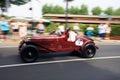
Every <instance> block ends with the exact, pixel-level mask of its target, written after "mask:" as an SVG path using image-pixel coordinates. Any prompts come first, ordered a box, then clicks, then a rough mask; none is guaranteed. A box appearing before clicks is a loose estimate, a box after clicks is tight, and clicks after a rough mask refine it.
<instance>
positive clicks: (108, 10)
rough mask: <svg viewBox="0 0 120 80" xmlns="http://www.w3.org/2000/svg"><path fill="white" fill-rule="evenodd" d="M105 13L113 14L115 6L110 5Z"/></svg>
mask: <svg viewBox="0 0 120 80" xmlns="http://www.w3.org/2000/svg"><path fill="white" fill-rule="evenodd" d="M104 13H105V14H108V15H112V14H113V8H112V7H108V8H107V9H106V10H105V11H104Z"/></svg>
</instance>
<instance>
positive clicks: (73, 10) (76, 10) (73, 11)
mask: <svg viewBox="0 0 120 80" xmlns="http://www.w3.org/2000/svg"><path fill="white" fill-rule="evenodd" d="M69 14H79V8H78V7H74V6H71V7H70V8H69Z"/></svg>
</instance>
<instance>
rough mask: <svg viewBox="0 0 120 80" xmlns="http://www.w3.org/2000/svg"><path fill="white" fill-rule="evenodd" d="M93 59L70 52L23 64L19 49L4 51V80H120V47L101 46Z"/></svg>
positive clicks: (0, 73)
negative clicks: (71, 54) (70, 53)
mask: <svg viewBox="0 0 120 80" xmlns="http://www.w3.org/2000/svg"><path fill="white" fill-rule="evenodd" d="M99 48H100V49H99V50H98V51H97V53H96V56H95V57H94V58H93V59H84V58H79V57H77V56H70V55H68V54H67V53H62V54H60V55H52V56H51V55H48V56H47V57H44V58H42V59H39V60H38V61H37V62H35V63H29V64H28V63H27V64H26V63H23V62H22V61H21V60H20V58H19V54H18V51H17V48H16V47H4V48H0V80H120V45H112V44H109V45H108V44H105V45H99Z"/></svg>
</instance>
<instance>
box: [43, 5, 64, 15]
mask: <svg viewBox="0 0 120 80" xmlns="http://www.w3.org/2000/svg"><path fill="white" fill-rule="evenodd" d="M42 12H43V14H51V13H52V14H64V13H65V10H64V8H63V7H61V6H59V5H55V6H53V5H48V4H45V5H43V7H42Z"/></svg>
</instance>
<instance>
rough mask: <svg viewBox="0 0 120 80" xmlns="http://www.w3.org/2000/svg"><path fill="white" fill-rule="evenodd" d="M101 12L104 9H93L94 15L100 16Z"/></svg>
mask: <svg viewBox="0 0 120 80" xmlns="http://www.w3.org/2000/svg"><path fill="white" fill-rule="evenodd" d="M101 12H102V9H101V8H100V7H99V6H97V7H94V8H93V9H92V13H93V15H100V14H101Z"/></svg>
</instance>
